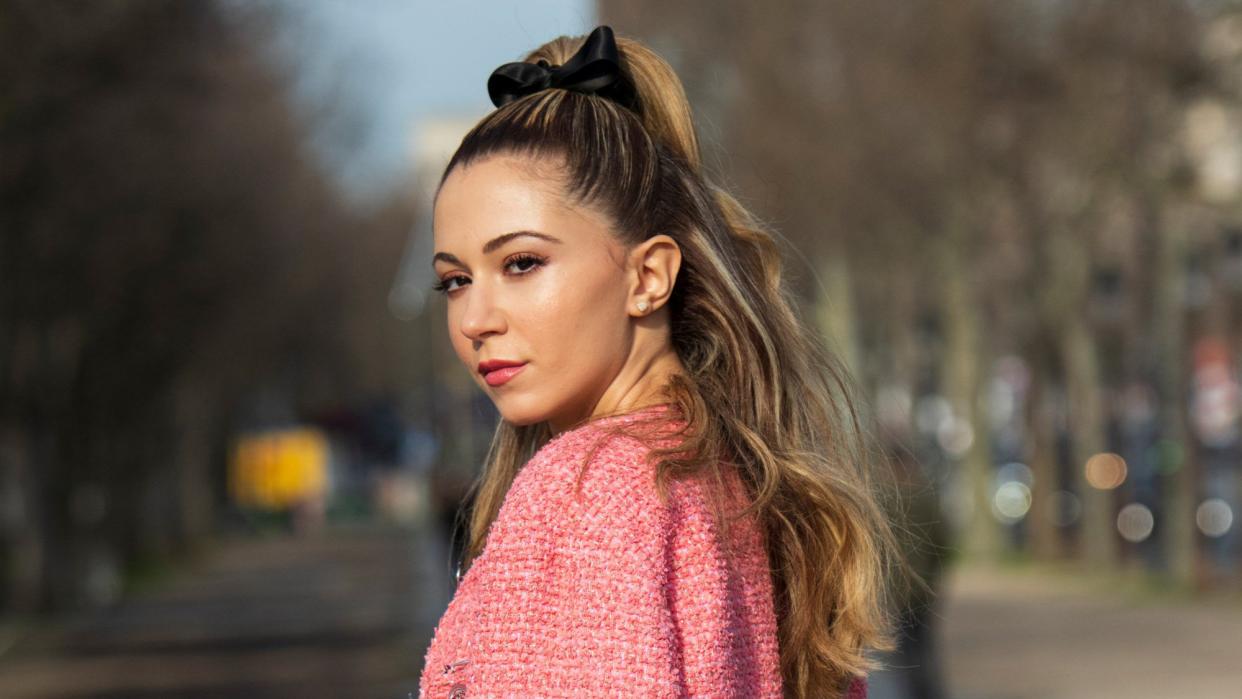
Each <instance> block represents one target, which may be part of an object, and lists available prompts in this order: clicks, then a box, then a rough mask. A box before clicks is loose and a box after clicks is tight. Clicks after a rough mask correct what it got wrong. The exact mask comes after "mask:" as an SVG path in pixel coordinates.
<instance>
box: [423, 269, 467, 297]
mask: <svg viewBox="0 0 1242 699" xmlns="http://www.w3.org/2000/svg"><path fill="white" fill-rule="evenodd" d="M459 279H465V277H462V276H461V275H456V274H455V275H453V276H451V277H445V278H444V279H441V280H440V281H438V282H436V283H435V284H433V285H432V286H431V288H432V289H433V290H435V291H438V292H440V293H441V294H447V293H448V292H450V291H456V290H457V289H458V288H460V287H456V286H452V284H453V282H455V281H457V280H459Z"/></svg>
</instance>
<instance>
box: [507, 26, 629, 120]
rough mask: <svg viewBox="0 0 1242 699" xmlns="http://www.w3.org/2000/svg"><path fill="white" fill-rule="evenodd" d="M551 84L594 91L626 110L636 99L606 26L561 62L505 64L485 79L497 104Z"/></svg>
mask: <svg viewBox="0 0 1242 699" xmlns="http://www.w3.org/2000/svg"><path fill="white" fill-rule="evenodd" d="M551 87H558V88H561V89H563V90H574V91H576V92H585V93H591V94H596V95H599V96H601V97H606V98H608V99H610V100H613V101H614V102H617V103H618V104H621V105H623V106H625V107H627V108H629V109H634V108H635V107H636V106H637V102H638V94H637V92H636V90H635V89H634V84H633V83H632V82H630V80H629V78H627V77H626V76H625V74H624V73H622V72H621V56H620V54H619V53H618V52H617V42H616V39H615V38H614V37H613V35H612V28H611V27H609V26H607V25H600V26H598V27H596V28H595V29H594V30H592V31H591V33H590V34H589V35H588V36H587V38H586V42H585V43H583V44H582V48H580V49H578V52H577V53H575V54H574V55H573V56H570V57H569V60H568V61H565V63H564V65H550V64H549V63H548V62H547V61H546V60H544V59H542V58H540V59H539V61H538V62H537V63H527V62H525V61H518V62H516V63H506V64H504V65H502V66H500V67H499V68H497V69H496V70H494V71H492V74H491V77H489V78H488V79H487V94H488V96H489V97H491V98H492V104H494V105H496V106H497V107H500V106H503V105H506V104H508V103H510V102H512V101H513V100H515V99H518V98H519V97H524V96H526V95H529V94H532V93H535V92H539V91H540V90H546V89H548V88H551Z"/></svg>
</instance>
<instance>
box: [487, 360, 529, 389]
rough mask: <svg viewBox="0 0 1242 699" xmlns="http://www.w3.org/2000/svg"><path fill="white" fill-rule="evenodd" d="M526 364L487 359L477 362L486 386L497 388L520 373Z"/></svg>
mask: <svg viewBox="0 0 1242 699" xmlns="http://www.w3.org/2000/svg"><path fill="white" fill-rule="evenodd" d="M525 366H526V362H515V361H512V360H509V359H489V360H487V361H485V362H479V373H480V374H482V375H483V380H484V381H486V382H487V385H488V386H499V385H501V384H503V383H505V382H506V381H508V380H509V379H511V378H513V377H514V376H517V374H518V372H520V371H522V367H525Z"/></svg>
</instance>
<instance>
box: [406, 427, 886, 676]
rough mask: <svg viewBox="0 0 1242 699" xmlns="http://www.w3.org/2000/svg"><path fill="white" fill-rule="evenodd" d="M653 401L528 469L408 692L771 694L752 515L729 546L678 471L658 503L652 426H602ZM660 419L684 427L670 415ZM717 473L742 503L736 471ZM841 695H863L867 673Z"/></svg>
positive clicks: (775, 668)
mask: <svg viewBox="0 0 1242 699" xmlns="http://www.w3.org/2000/svg"><path fill="white" fill-rule="evenodd" d="M649 411H662V412H666V413H669V412H670V411H669V408H668V406H666V405H656V406H649V407H646V408H642V409H640V410H638V411H635V412H632V413H629V414H627V415H616V416H609V417H605V418H599V419H596V420H593V421H591V422H588V423H585V424H583V425H581V426H579V427H576V428H573V429H570V430H566V431H564V432H561V433H560V434H558V435H556V436H554V437H553V438H552V439H551V440H550V441H549V442H548V443H546V444H545V445H543V447H541V448H540V449H539V450H538V452H537V453H536V454H535V455H534V456H533V457H532V458H531V459H530V460H529V461H528V462H527V463H526V464H525V465H523V467H522V469H521V470H520V471H519V472H518V475H517V477H516V478H515V479H514V482H513V485H512V486H511V487H510V490H509V492H508V493H507V494H506V496H505V500H504V503H503V504H502V505H501V508H500V512H499V514H498V515H497V518H496V520H495V521H494V522H493V523H492V527H491V529H490V530H489V532H488V540H487V544H486V546H485V547H484V549H483V551H482V553H481V554H480V555H479V557H478V558H477V559H476V560H475V561H474V563H473V565H472V566H471V567H470V568H469V570H467V571H466V574H465V576H464V577H463V578H462V579H461V582H460V583H459V584H458V586H457V591H456V593H455V594H454V596H453V599H452V601H451V602H450V603H449V605H448V608H447V609H446V610H445V612H444V615H443V616H442V617H441V618H440V621H439V623H438V624H437V625H436V628H435V632H434V635H433V638H432V641H431V645H430V646H429V647H428V649H427V653H426V657H425V660H424V666H423V671H422V675H421V677H420V682H419V694H418V696H419V699H431V698H433V697H434V698H436V699H439V698H441V697H451V698H453V699H463V698H465V697H605V696H607V697H621V696H624V697H678V698H680V697H735V698H738V699H741V698H745V699H763V698H771V699H780V697H781V691H782V688H781V675H780V664H779V654H778V647H777V636H776V618H775V613H774V610H773V591H772V582H771V576H770V573H769V568H768V559H767V553H766V548H765V546H764V542H763V537H762V534H761V532H760V530H759V528H758V527H757V526H756V525H755V522H754V520H753V519H745V520H741V521H739V522H738V523H737V524H735V525H734V526H733V527H732V530H731V534H732V547H731V549H732V552H733V556H732V558H730V556H729V550H730V546H729V545H728V542H725V541H724V537H723V535H722V533H721V532H720V531H719V530H718V528H717V526H716V524H715V522H714V519H713V515H712V512H711V509H710V505H709V502H708V500H707V495H706V494H707V491H706V489H705V484H704V483H701V482H699V481H694V480H691V481H681V482H675V483H674V484H673V486H672V488H671V489H670V493H669V495H670V498H669V502H668V503H667V504H666V503H661V501H660V499H659V496H658V494H657V492H656V489H655V482H654V478H653V474H654V468H652V467H651V465H650V464H649V463H648V462H647V460H646V453H647V451H648V450H649V449H650V446H649V445H651V444H655V443H663V438H661V439H654V440H652V439H644V440H640V439H637V438H634V437H626V436H607V435H605V434H604V433H603V430H602V428H604V427H607V426H609V425H612V424H614V423H617V422H632V421H633V420H634V419H635V418H636V417H638V416H640V415H646V414H647V413H649ZM646 416H649V415H646ZM666 424H668V425H673V426H675V425H677V424H679V423H678V422H677V420H675V419H673V418H672V416H671V413H670V415H669V419H668V420H667V421H666ZM593 446H598V447H599V448H598V450H596V451H595V452H594V454H593V456H591V458H590V463H589V465H588V466H587V470H586V473H585V475H584V476H583V480H582V489H581V492H580V493H578V494H577V495H575V494H574V489H573V483H574V479H575V476H576V474H577V472H578V471H577V468H578V467H579V466H580V465H581V464H582V463H583V460H584V458H586V457H587V455H588V453H589V452H590V451H591V448H592V447H593ZM726 473H729V474H732V472H731V471H726ZM727 483H728V484H729V488H730V495H731V497H732V500H730V501H729V502H731V503H733V504H734V505H740V504H741V503H742V502H743V501H742V500H741V498H742V497H743V495H742V493H743V492H744V491H743V489H742V487H741V483H740V481H739V480H738V479H737V477H736V475H732V477H731V478H728V479H727ZM848 696H849V699H865V697H866V683H865V680H863V679H861V678H860V679H859V680H856V681H855V682H854V684H853V685H851V687H850V691H849V695H848Z"/></svg>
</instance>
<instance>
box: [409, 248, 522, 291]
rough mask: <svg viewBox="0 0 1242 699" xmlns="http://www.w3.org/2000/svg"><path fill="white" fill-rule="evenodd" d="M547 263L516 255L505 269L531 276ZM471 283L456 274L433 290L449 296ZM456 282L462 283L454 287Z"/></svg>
mask: <svg viewBox="0 0 1242 699" xmlns="http://www.w3.org/2000/svg"><path fill="white" fill-rule="evenodd" d="M545 262H547V260H545V259H544V258H542V257H539V256H538V255H531V254H521V255H514V256H513V257H511V258H509V259H508V260H506V261H505V265H504V266H505V269H510V268H512V269H513V270H514V271H515V274H516V275H522V274H530V273H531V272H532V271H533V270H534V269H535V268H536V267H540V266H542V265H543V264H544V263H545ZM469 281H470V279H469V278H467V277H463V276H461V275H460V274H454V275H452V276H448V277H445V278H444V279H441V280H440V281H438V282H436V283H435V284H432V285H431V288H432V289H433V290H434V291H438V292H440V293H442V294H448V293H450V292H453V291H457V290H458V289H460V288H461V287H462V286H463V285H465V284H466V283H469ZM454 282H460V283H459V284H458V285H456V286H454Z"/></svg>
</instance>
